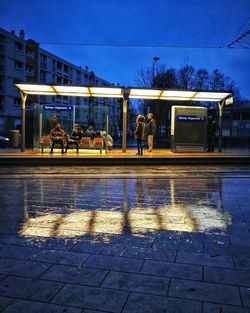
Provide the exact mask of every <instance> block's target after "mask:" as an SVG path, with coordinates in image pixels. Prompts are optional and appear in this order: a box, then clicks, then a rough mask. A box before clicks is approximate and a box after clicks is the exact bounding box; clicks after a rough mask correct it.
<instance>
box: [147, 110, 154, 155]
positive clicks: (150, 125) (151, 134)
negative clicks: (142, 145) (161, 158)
mask: <svg viewBox="0 0 250 313" xmlns="http://www.w3.org/2000/svg"><path fill="white" fill-rule="evenodd" d="M147 134H148V152H152V150H153V145H154V136H155V134H156V124H155V120H154V119H153V113H149V114H148V130H147Z"/></svg>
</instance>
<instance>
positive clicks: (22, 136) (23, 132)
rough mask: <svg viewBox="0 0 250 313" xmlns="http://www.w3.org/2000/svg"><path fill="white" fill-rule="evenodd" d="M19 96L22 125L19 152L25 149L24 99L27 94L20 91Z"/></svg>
mask: <svg viewBox="0 0 250 313" xmlns="http://www.w3.org/2000/svg"><path fill="white" fill-rule="evenodd" d="M20 96H21V120H22V127H21V131H22V134H21V152H24V151H25V127H26V125H25V115H26V99H27V95H26V94H24V93H22V92H21V91H20Z"/></svg>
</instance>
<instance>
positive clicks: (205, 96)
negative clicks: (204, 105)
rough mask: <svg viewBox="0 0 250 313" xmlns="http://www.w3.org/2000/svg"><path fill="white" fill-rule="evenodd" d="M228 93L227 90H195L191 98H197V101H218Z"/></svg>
mask: <svg viewBox="0 0 250 313" xmlns="http://www.w3.org/2000/svg"><path fill="white" fill-rule="evenodd" d="M229 95H230V93H229V92H197V94H196V95H195V97H194V99H193V100H198V99H199V101H220V100H223V99H225V98H226V97H228V96H229ZM209 99H210V100H209Z"/></svg>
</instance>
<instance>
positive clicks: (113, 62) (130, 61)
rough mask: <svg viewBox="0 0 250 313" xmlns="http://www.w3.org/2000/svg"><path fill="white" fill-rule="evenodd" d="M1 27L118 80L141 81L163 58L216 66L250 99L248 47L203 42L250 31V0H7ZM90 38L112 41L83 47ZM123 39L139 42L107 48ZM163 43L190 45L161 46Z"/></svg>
mask: <svg viewBox="0 0 250 313" xmlns="http://www.w3.org/2000/svg"><path fill="white" fill-rule="evenodd" d="M0 27H2V28H4V29H6V30H8V31H10V30H11V29H15V30H16V32H17V33H19V30H20V29H24V30H25V34H26V39H28V38H32V39H34V40H36V41H37V42H39V43H40V45H41V47H42V48H44V49H46V50H48V51H50V52H52V53H55V54H57V55H58V56H60V57H62V58H64V59H65V60H67V61H70V62H72V63H73V64H76V65H79V66H80V65H81V66H82V67H85V66H86V65H88V66H89V68H90V70H93V71H94V72H95V73H96V75H97V76H100V77H102V78H104V79H106V80H108V81H110V82H113V83H115V84H116V83H120V84H121V85H123V86H131V85H132V86H134V85H136V76H137V72H138V70H139V69H141V68H143V67H145V66H152V58H153V57H155V56H157V57H159V58H160V62H161V63H163V64H166V65H167V66H169V67H170V66H171V67H174V68H177V69H178V68H180V67H181V66H182V65H185V64H187V63H188V64H190V65H193V66H194V67H195V68H196V69H198V68H206V69H208V70H209V71H212V70H214V69H216V68H218V69H219V70H221V71H222V72H223V73H224V74H225V75H226V76H229V77H230V78H231V79H233V80H234V81H235V82H236V83H237V85H238V87H239V88H240V92H241V95H242V96H243V97H246V98H249V99H250V49H216V48H197V47H202V46H205V47H216V46H221V45H225V44H228V43H230V42H232V41H233V40H234V39H236V38H237V37H238V36H239V35H240V34H242V33H244V32H245V31H246V30H248V29H250V0H237V1H236V0H165V1H164V0H126V1H124V0H116V1H115V0H89V1H87V0H71V1H70V0H41V1H36V0H1V1H0ZM245 41H248V42H250V36H248V38H246V39H245ZM88 43H89V44H97V45H98V44H100V45H102V44H105V45H107V46H105V47H103V46H84V45H82V46H81V45H79V44H88ZM59 44H60V45H59ZM62 44H65V45H62ZM66 44H72V45H66ZM120 44H121V45H135V46H136V45H138V46H141V47H124V46H123V47H117V46H113V47H110V46H108V45H120ZM164 45H165V46H179V47H185V48H174V47H171V48H166V47H157V46H164ZM142 46H155V47H142ZM190 46H194V47H196V48H187V47H190ZM249 48H250V46H249Z"/></svg>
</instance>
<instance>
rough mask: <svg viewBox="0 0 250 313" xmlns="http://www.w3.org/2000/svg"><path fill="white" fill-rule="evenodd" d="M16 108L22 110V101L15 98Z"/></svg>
mask: <svg viewBox="0 0 250 313" xmlns="http://www.w3.org/2000/svg"><path fill="white" fill-rule="evenodd" d="M13 104H14V107H16V108H20V106H21V100H20V99H19V98H16V97H15V98H14V103H13Z"/></svg>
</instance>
